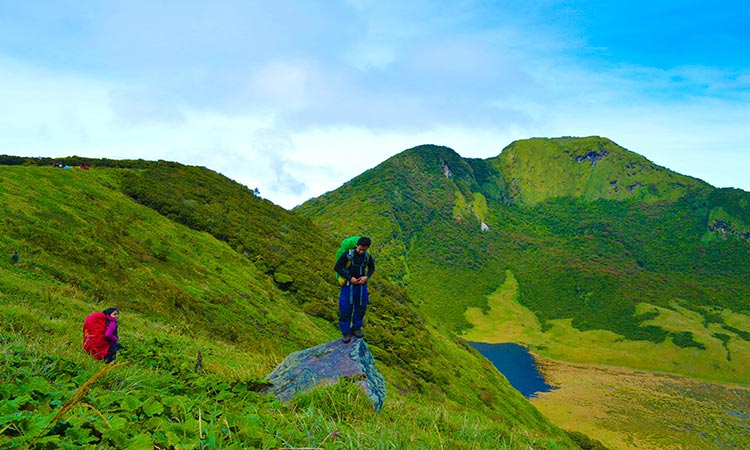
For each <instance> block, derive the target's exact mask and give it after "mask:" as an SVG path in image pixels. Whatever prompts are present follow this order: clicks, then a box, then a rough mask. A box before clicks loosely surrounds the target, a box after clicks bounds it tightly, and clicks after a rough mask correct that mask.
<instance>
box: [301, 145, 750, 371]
mask: <svg viewBox="0 0 750 450" xmlns="http://www.w3.org/2000/svg"><path fill="white" fill-rule="evenodd" d="M748 205H750V194H749V193H747V192H744V191H741V190H734V189H717V188H714V187H712V186H710V185H709V184H707V183H705V182H703V181H701V180H698V179H695V178H692V177H689V176H685V175H680V174H677V173H675V172H673V171H670V170H668V169H665V168H663V167H660V166H657V165H655V164H653V163H651V162H650V161H648V160H647V159H646V158H644V157H642V156H640V155H638V154H636V153H634V152H630V151H628V150H626V149H624V148H622V147H620V146H617V145H616V144H615V143H613V142H612V141H610V140H609V139H606V138H601V137H596V136H593V137H587V138H570V137H566V138H553V139H550V138H535V139H529V140H523V141H516V142H514V143H512V144H511V145H509V146H507V147H506V148H505V149H504V150H503V151H502V152H501V153H500V154H499V155H498V156H497V157H493V158H488V159H484V160H481V159H471V158H461V157H460V156H459V155H458V154H457V153H456V152H455V151H453V150H451V149H449V148H446V147H439V146H419V147H414V148H412V149H408V150H405V151H403V152H401V153H400V154H398V155H396V156H394V157H392V158H390V159H388V160H387V161H385V162H383V163H382V164H381V165H379V166H377V167H375V168H373V169H371V170H369V171H367V172H365V173H364V174H362V175H361V176H358V177H355V178H354V179H352V180H351V181H349V182H348V183H346V184H345V185H343V186H342V187H341V188H340V189H338V190H335V191H332V192H330V193H327V194H325V195H323V196H321V197H318V198H316V199H311V200H310V201H308V202H306V203H304V204H303V205H300V206H299V207H297V208H295V209H294V211H296V212H299V213H300V214H302V215H304V216H306V217H309V218H311V219H312V220H313V221H314V222H315V223H316V224H318V225H320V226H321V227H322V228H324V229H328V230H332V231H333V230H336V229H338V230H342V231H340V232H339V234H338V235H336V234H335V232H332V234H334V236H336V237H343V235H344V234H345V233H346V232H347V231H345V230H362V233H365V234H369V235H371V237H373V238H374V242H375V243H376V244H375V245H377V246H378V249H379V251H380V255H381V256H380V258H379V263H382V265H383V266H384V267H385V268H386V270H387V273H386V274H385V275H386V276H388V277H389V279H391V280H392V281H394V282H395V283H397V284H398V285H400V286H403V287H404V288H405V289H406V291H407V292H408V293H410V294H411V295H412V297H413V298H414V299H415V301H416V303H417V305H419V307H420V308H421V309H422V311H424V312H425V315H426V316H428V317H430V318H432V320H434V321H436V322H437V323H442V324H443V326H445V327H447V328H448V329H450V330H453V331H454V332H458V333H461V332H463V330H466V329H467V328H468V327H470V325H469V324H468V322H466V320H465V317H464V312H465V311H466V310H467V309H468V308H472V307H476V308H486V305H487V300H486V299H487V297H488V296H489V295H490V294H491V293H492V292H494V291H495V290H496V289H498V288H499V287H500V286H501V285H502V284H503V282H504V281H505V277H506V270H508V269H510V270H511V271H512V273H514V274H516V275H517V277H518V279H519V282H520V288H519V302H520V303H521V305H522V306H524V307H526V308H529V309H530V310H531V311H532V312H533V313H534V314H535V315H536V316H537V317H538V319H539V321H540V323H542V324H543V327H549V325H545V324H548V323H551V322H549V321H550V320H559V319H566V318H567V319H572V321H573V326H574V327H575V328H576V329H579V330H581V331H586V330H607V331H608V332H614V333H617V334H619V335H621V336H623V338H624V339H628V340H633V341H646V342H652V343H654V344H660V343H664V342H671V341H674V342H676V343H677V344H676V345H678V346H687V347H694V348H698V349H700V348H701V347H703V346H705V345H708V344H710V345H724V346H725V347H726V346H731V345H734V344H733V343H735V342H736V343H737V344H741V343H743V342H746V341H745V339H744V337H743V336H744V335H743V334H742V333H740V334H737V333H735V332H732V331H731V330H732V329H735V330H736V327H733V326H731V325H728V324H721V323H718V325H720V329H721V331H711V332H708V331H705V333H707V334H708V337H707V339H708V340H709V341H707V342H699V341H695V340H694V337H695V336H696V335H695V334H694V333H696V331H693V330H686V329H682V330H678V329H671V327H668V328H664V327H663V326H657V325H654V324H653V323H652V322H651V321H650V315H648V314H647V315H643V314H642V313H640V312H639V311H640V309H641V308H642V307H643V305H648V304H653V305H657V306H658V307H660V308H661V307H664V308H667V309H668V310H669V309H670V308H673V307H672V306H670V305H671V304H676V303H674V302H677V303H679V304H686V305H688V308H690V309H691V310H692V311H695V312H696V314H699V315H700V316H702V317H704V319H705V323H706V324H707V326H706V327H704V328H703V330H708V329H709V328H711V327H712V326H713V325H711V326H708V324H711V323H713V322H712V321H719V322H720V320H721V319H718V318H717V316H716V315H715V314H714V313H712V312H711V311H710V310H711V308H714V307H716V308H719V310H721V309H726V310H727V311H729V310H731V311H738V312H741V311H747V303H748V302H747V300H748V299H750V291H748V288H747V287H746V286H744V284H743V282H742V281H741V280H742V279H743V278H745V277H746V276H749V275H750V266H749V265H748V263H747V259H748V258H750V250H749V248H750V245H748V244H750V241H749V240H748V236H750V234H748V231H750V228H748V225H747V224H748V223H750V208H749V207H748ZM726 331H729V333H725V332H726ZM701 332H704V331H701ZM716 336H719V337H716ZM727 336H729V341H722V340H725V339H727ZM720 341H721V342H720ZM722 342H723V344H722ZM742 345H744V344H742ZM544 351H547V350H545V349H542V353H544ZM720 365H722V366H723V367H727V366H731V367H734V368H738V367H739V363H737V362H736V361H735V362H731V361H726V360H725V361H723V362H722V363H720ZM641 368H645V367H641ZM662 368H663V367H662ZM724 370H725V369H722V370H717V371H716V372H714V374H713V375H712V376H714V377H718V379H722V377H724V379H727V380H743V379H745V378H748V377H750V374H748V373H746V372H747V371H745V370H741V371H740V372H739V373H736V374H734V375H732V374H730V373H727V372H725V371H724ZM695 374H696V373H693V375H695ZM701 376H706V374H705V373H704V374H703V375H701Z"/></svg>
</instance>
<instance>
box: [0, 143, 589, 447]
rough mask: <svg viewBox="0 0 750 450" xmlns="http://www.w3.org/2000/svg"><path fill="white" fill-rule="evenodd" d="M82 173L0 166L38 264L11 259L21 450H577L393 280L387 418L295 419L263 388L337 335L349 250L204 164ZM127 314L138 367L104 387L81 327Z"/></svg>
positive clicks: (337, 404) (339, 413)
mask: <svg viewBox="0 0 750 450" xmlns="http://www.w3.org/2000/svg"><path fill="white" fill-rule="evenodd" d="M3 161H4V162H6V163H15V162H17V160H16V159H14V158H12V157H9V158H5V159H3ZM81 161H82V162H83V163H85V164H90V165H92V166H93V168H92V169H91V170H86V171H85V170H78V169H72V170H64V169H54V168H52V167H51V166H47V165H46V163H47V162H46V161H33V163H39V164H45V166H42V167H37V166H0V207H1V208H2V211H3V214H2V216H1V217H2V218H1V219H0V221H1V223H2V228H3V233H2V235H0V247H1V248H3V249H4V251H7V252H10V251H11V250H13V249H16V250H18V252H19V254H20V261H19V263H18V264H17V265H13V264H11V263H10V258H9V256H10V254H9V253H8V260H7V262H6V263H4V264H0V345H2V350H3V351H2V352H0V368H1V369H0V379H1V380H2V383H0V443H2V446H5V445H6V443H8V444H7V445H11V446H21V447H24V446H26V445H29V444H30V443H33V445H34V446H35V447H34V448H53V447H68V448H74V447H75V448H77V447H87V446H88V447H90V448H107V447H110V448H154V446H158V447H160V448H198V447H207V448H247V447H251V448H253V447H254V448H272V447H281V446H284V447H300V446H316V445H320V444H321V443H322V442H325V444H324V445H323V448H375V447H378V446H382V445H384V443H391V444H392V445H395V446H397V447H401V448H437V447H441V446H444V447H450V448H514V447H516V446H518V445H520V446H523V447H534V448H572V447H573V446H574V445H573V444H572V442H571V441H570V440H569V438H568V437H567V436H566V435H565V433H563V432H562V431H561V430H559V429H557V428H555V427H554V426H552V425H550V424H549V422H548V421H547V420H546V419H544V418H543V417H542V416H541V415H540V414H539V413H538V412H537V411H536V409H535V408H533V407H532V406H531V405H530V404H529V403H528V402H527V401H526V400H525V399H523V398H522V397H521V396H520V394H518V393H517V392H516V391H514V390H513V389H511V388H510V386H509V385H508V383H507V381H506V380H505V379H504V378H503V377H502V376H501V375H499V374H497V372H496V371H495V370H494V369H493V368H492V367H491V366H490V364H489V363H488V362H487V361H486V360H484V359H483V358H481V357H479V355H477V354H476V352H474V351H473V350H472V349H471V348H470V347H469V346H468V345H466V344H465V343H464V342H463V341H461V340H456V339H454V338H453V337H450V335H446V334H444V333H442V332H441V331H440V329H438V328H436V327H434V326H432V325H431V324H430V323H429V322H426V321H424V320H422V318H421V316H420V314H419V312H418V311H417V310H416V309H415V307H414V305H413V302H412V300H411V297H410V295H409V294H408V293H407V292H405V291H404V290H403V289H402V288H400V287H399V286H398V285H396V284H394V283H393V282H391V281H389V280H387V279H386V277H384V276H383V277H380V276H379V275H378V276H376V277H375V278H374V279H373V284H372V288H373V300H374V302H373V307H372V309H371V311H370V312H369V313H368V325H367V326H368V328H367V332H368V338H367V339H368V342H369V343H370V346H371V349H372V351H373V353H374V355H375V358H376V360H377V362H378V367H379V369H380V370H381V372H382V373H383V374H384V376H385V378H386V381H387V383H388V399H387V400H386V403H385V405H384V407H383V412H382V414H380V415H374V414H373V412H372V410H371V407H368V403H367V402H368V401H367V399H366V398H363V397H362V396H361V395H360V394H359V393H358V392H357V391H356V389H352V388H351V386H350V385H347V384H346V383H344V384H341V385H337V386H334V387H331V388H328V389H321V390H320V391H319V392H314V393H312V394H310V395H308V396H303V397H302V398H300V399H298V400H296V401H295V402H294V403H293V404H291V405H283V404H279V403H278V402H276V401H274V400H273V399H270V398H268V397H265V396H261V395H259V394H257V393H256V392H255V391H256V390H257V387H258V386H259V385H260V384H261V383H262V382H263V381H262V378H263V376H264V375H265V374H267V373H268V372H270V370H271V369H272V368H273V367H274V366H275V365H276V364H278V363H279V362H280V361H281V359H282V358H283V357H284V356H286V354H288V353H289V352H291V351H293V350H298V349H301V348H304V347H309V346H312V345H315V344H318V343H321V342H325V341H327V340H331V339H336V338H337V337H338V332H337V328H336V325H335V320H336V318H335V314H336V313H335V308H336V307H335V305H336V298H337V290H336V286H335V285H334V281H333V280H334V277H333V276H332V275H333V274H332V267H331V266H332V264H333V261H332V256H331V255H332V253H333V251H334V250H335V248H336V242H335V239H334V238H332V237H330V236H329V235H328V234H327V230H325V229H321V228H318V227H317V226H315V225H314V224H313V223H312V221H311V220H309V219H306V218H302V217H300V216H298V215H297V214H294V213H291V212H289V211H285V210H283V209H282V208H279V207H276V206H274V205H272V204H271V203H269V202H267V201H265V200H262V199H259V198H257V197H255V196H254V195H253V194H252V192H250V191H249V190H248V189H246V188H245V187H243V186H240V185H238V184H237V183H234V182H232V181H231V180H228V179H226V178H225V177H223V176H221V175H219V174H216V173H214V172H211V171H209V170H206V169H203V168H196V167H187V166H182V165H179V164H175V163H167V162H158V163H156V162H146V161H106V160H83V159H81ZM21 162H26V163H29V161H21ZM71 162H75V158H71ZM337 229H338V228H337ZM357 231H359V230H357ZM346 232H347V233H348V231H346ZM339 233H343V231H341V232H339ZM378 251H379V250H378ZM374 253H375V254H376V255H377V251H374ZM381 270H383V269H382V267H380V266H379V267H378V272H379V273H380V271H381ZM383 272H384V273H388V271H387V270H383ZM111 305H116V306H118V307H119V308H120V309H121V310H122V315H121V324H120V336H121V337H122V340H123V344H124V345H125V348H124V349H123V350H122V352H121V355H120V357H119V359H120V360H121V361H122V363H121V364H120V365H117V366H114V367H111V370H109V371H108V372H107V373H99V374H97V372H99V371H100V369H101V368H102V366H101V363H99V362H96V361H93V360H91V359H90V358H89V357H88V356H87V355H85V354H84V353H83V352H82V350H81V348H80V340H81V324H82V321H83V318H84V317H85V315H86V314H88V313H90V312H92V311H95V310H102V309H104V308H106V307H108V306H111ZM199 352H200V355H202V356H201V358H200V359H199V358H198V355H199ZM87 380H89V381H90V383H86V382H87ZM82 386H83V387H82ZM79 388H81V390H80V391H79V393H80V396H73V394H74V392H75V391H76V390H77V389H79Z"/></svg>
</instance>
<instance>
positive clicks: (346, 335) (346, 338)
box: [341, 334, 352, 344]
mask: <svg viewBox="0 0 750 450" xmlns="http://www.w3.org/2000/svg"><path fill="white" fill-rule="evenodd" d="M341 340H342V341H344V344H348V343H350V342H351V341H352V335H351V334H345V335H344V337H343V338H341Z"/></svg>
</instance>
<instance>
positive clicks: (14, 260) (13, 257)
mask: <svg viewBox="0 0 750 450" xmlns="http://www.w3.org/2000/svg"><path fill="white" fill-rule="evenodd" d="M10 262H11V264H13V265H16V264H18V252H17V251H16V250H13V254H12V255H10Z"/></svg>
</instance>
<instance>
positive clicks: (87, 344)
mask: <svg viewBox="0 0 750 450" xmlns="http://www.w3.org/2000/svg"><path fill="white" fill-rule="evenodd" d="M119 317H120V310H118V309H117V308H107V309H105V310H104V311H97V312H95V313H91V314H89V315H88V316H86V320H85V321H84V323H83V349H84V350H86V352H87V353H88V354H90V355H91V356H92V357H93V358H94V359H103V360H104V362H105V363H111V362H112V361H114V360H115V355H116V354H117V351H118V350H120V349H121V348H122V345H120V343H119V340H120V337H119V336H118V334H117V320H118V318H119Z"/></svg>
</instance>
